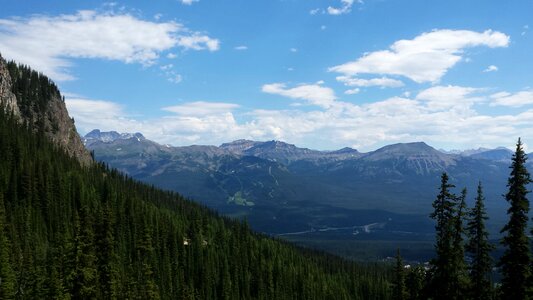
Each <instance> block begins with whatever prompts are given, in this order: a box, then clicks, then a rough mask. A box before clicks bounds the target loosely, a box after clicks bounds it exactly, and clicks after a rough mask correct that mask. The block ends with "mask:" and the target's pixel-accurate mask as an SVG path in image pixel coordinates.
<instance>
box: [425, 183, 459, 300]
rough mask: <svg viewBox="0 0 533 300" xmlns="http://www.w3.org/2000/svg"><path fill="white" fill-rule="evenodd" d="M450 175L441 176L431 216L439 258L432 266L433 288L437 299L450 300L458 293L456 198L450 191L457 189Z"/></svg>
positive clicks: (432, 262) (434, 260)
mask: <svg viewBox="0 0 533 300" xmlns="http://www.w3.org/2000/svg"><path fill="white" fill-rule="evenodd" d="M448 180H449V179H448V175H447V174H446V173H443V174H442V176H441V185H440V191H439V194H438V195H437V199H435V201H434V202H433V208H434V209H435V210H434V212H433V213H432V214H431V215H430V216H431V218H433V219H435V220H436V223H437V224H436V225H435V231H436V243H435V252H436V255H437V257H436V258H435V259H433V260H432V261H431V264H432V278H431V281H432V287H433V288H431V289H430V290H431V292H432V293H434V296H435V299H450V297H451V296H452V295H454V294H455V293H456V292H457V291H455V290H454V287H455V285H454V281H455V280H454V278H453V276H454V274H455V272H454V267H453V265H454V253H453V252H454V251H453V242H454V230H455V228H454V227H455V222H454V220H455V201H456V196H455V195H454V194H453V193H452V192H451V191H450V189H451V188H453V187H455V186H454V185H453V184H450V183H448Z"/></svg>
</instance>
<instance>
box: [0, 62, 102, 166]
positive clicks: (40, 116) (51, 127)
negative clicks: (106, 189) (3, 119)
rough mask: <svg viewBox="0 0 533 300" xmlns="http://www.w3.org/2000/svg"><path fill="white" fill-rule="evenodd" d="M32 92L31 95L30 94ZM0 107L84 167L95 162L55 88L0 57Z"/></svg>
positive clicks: (23, 67)
mask: <svg viewBox="0 0 533 300" xmlns="http://www.w3.org/2000/svg"><path fill="white" fill-rule="evenodd" d="M28 91H30V92H28ZM0 106H1V107H3V108H4V109H5V110H6V111H12V112H13V114H14V115H15V116H17V117H18V118H20V121H21V122H23V123H26V124H28V125H29V126H30V127H31V128H33V129H34V130H35V131H42V132H44V133H45V134H46V135H47V136H48V137H49V138H50V139H51V140H52V141H53V142H54V143H57V144H58V145H60V146H61V147H63V148H64V149H65V150H66V151H67V153H69V154H70V155H71V156H72V157H76V158H77V159H78V160H79V161H80V162H81V163H82V164H84V165H88V164H90V163H91V162H92V158H91V155H90V153H89V151H88V150H87V149H86V148H85V146H84V145H83V143H82V141H81V138H80V136H79V135H78V132H77V131H76V127H75V125H74V120H73V119H72V118H71V117H70V116H69V114H68V111H67V107H66V105H65V102H64V100H63V98H62V96H61V94H60V92H59V90H58V89H57V87H56V85H55V84H54V83H53V82H52V81H50V80H49V79H48V78H47V77H46V76H44V75H42V74H39V73H37V72H35V71H32V70H31V69H30V68H28V67H26V66H20V65H19V66H17V65H16V64H15V63H13V62H9V63H8V62H6V60H5V59H4V58H2V56H0Z"/></svg>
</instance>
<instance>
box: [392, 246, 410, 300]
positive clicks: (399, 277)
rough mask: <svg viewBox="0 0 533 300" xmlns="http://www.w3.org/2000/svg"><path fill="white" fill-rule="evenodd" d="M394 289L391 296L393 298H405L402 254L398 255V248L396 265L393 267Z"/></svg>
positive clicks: (402, 299) (400, 299)
mask: <svg viewBox="0 0 533 300" xmlns="http://www.w3.org/2000/svg"><path fill="white" fill-rule="evenodd" d="M393 284H394V290H393V294H392V298H393V299H395V300H404V299H407V291H406V287H405V269H404V265H403V260H402V256H401V255H400V248H398V250H397V251H396V266H395V267H394V282H393Z"/></svg>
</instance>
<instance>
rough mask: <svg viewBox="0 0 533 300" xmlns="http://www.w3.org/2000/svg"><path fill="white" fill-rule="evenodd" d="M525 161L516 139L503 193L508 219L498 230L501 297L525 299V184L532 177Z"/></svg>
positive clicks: (527, 252) (527, 256) (527, 269)
mask: <svg viewBox="0 0 533 300" xmlns="http://www.w3.org/2000/svg"><path fill="white" fill-rule="evenodd" d="M526 160H527V157H526V154H525V152H524V150H523V148H522V141H521V140H520V139H518V142H517V144H516V151H515V153H514V155H513V159H512V164H511V167H510V168H511V175H510V177H509V180H508V183H507V187H508V188H509V191H508V192H507V194H506V195H505V199H506V200H507V202H509V204H510V207H509V209H508V210H507V214H508V215H509V222H508V223H507V224H506V225H505V226H504V227H503V229H502V230H501V233H504V234H505V236H504V237H503V239H502V240H501V243H502V245H504V246H505V247H506V249H505V252H504V254H503V256H502V257H501V259H500V261H499V266H500V267H501V272H502V275H503V278H502V285H501V292H502V295H503V298H504V299H528V295H527V285H528V280H529V277H530V276H531V270H530V250H529V238H528V237H527V235H526V228H527V221H528V212H529V200H528V199H527V194H528V193H529V191H528V190H527V185H528V184H529V183H530V182H531V178H530V175H529V172H528V171H527V169H526V166H525V164H526Z"/></svg>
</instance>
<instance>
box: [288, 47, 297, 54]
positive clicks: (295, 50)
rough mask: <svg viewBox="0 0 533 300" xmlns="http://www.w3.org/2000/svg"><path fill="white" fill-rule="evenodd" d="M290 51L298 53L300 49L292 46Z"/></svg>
mask: <svg viewBox="0 0 533 300" xmlns="http://www.w3.org/2000/svg"><path fill="white" fill-rule="evenodd" d="M289 51H291V52H292V53H296V52H298V49H296V48H290V49H289Z"/></svg>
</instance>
